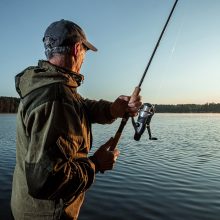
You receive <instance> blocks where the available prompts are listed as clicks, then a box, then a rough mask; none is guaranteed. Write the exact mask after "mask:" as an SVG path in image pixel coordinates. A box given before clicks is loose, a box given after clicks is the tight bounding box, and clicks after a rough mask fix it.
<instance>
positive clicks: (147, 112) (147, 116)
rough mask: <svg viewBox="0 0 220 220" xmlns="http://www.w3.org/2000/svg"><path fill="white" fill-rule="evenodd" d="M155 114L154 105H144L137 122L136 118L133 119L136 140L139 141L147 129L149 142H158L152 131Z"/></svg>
mask: <svg viewBox="0 0 220 220" xmlns="http://www.w3.org/2000/svg"><path fill="white" fill-rule="evenodd" d="M154 113H155V107H154V105H152V104H150V103H144V104H143V105H142V106H141V108H140V110H139V115H138V119H137V122H135V120H134V118H133V117H132V125H133V127H134V130H135V134H134V140H136V141H139V140H140V138H141V135H142V134H143V133H144V131H145V129H146V128H147V131H148V135H149V140H157V138H155V137H152V136H151V129H150V122H151V118H152V117H153V115H154Z"/></svg>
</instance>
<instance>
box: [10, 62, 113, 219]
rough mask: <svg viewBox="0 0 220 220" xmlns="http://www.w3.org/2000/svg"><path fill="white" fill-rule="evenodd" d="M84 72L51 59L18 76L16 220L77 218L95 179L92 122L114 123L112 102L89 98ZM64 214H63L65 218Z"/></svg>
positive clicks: (13, 202)
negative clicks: (81, 92) (80, 89)
mask: <svg viewBox="0 0 220 220" xmlns="http://www.w3.org/2000/svg"><path fill="white" fill-rule="evenodd" d="M81 80H82V75H79V74H75V73H73V72H70V71H67V70H65V69H62V68H59V67H56V66H54V65H52V64H50V63H49V62H47V61H39V63H38V66H35V67H29V68H27V69H25V70H24V71H23V72H21V73H20V74H18V75H17V76H16V89H17V92H18V93H19V95H20V98H21V99H20V105H19V109H18V114H17V145H16V149H17V152H16V166H15V171H14V176H13V186H12V197H11V208H12V213H13V215H14V218H15V219H16V220H23V219H31V220H40V219H42V220H46V219H61V217H60V216H61V215H64V210H65V215H67V216H69V217H70V219H77V216H78V213H79V209H80V206H81V204H82V201H83V198H84V192H85V191H86V190H87V189H88V188H89V187H90V186H91V184H92V183H93V181H94V178H95V164H94V163H93V162H92V161H91V160H90V159H89V158H88V156H87V155H88V153H89V150H90V148H91V146H92V134H91V123H100V124H105V123H112V122H113V121H114V119H113V118H112V116H111V114H110V105H111V102H107V101H104V100H100V101H92V100H88V99H83V98H82V97H81V96H80V95H79V94H78V93H77V87H78V86H79V85H80V83H81ZM62 218H63V217H62Z"/></svg>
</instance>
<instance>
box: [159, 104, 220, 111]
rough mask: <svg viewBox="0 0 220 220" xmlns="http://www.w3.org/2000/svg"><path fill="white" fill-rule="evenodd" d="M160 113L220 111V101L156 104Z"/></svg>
mask: <svg viewBox="0 0 220 220" xmlns="http://www.w3.org/2000/svg"><path fill="white" fill-rule="evenodd" d="M155 108H156V112H158V113H220V103H206V104H203V105H197V104H178V105H155Z"/></svg>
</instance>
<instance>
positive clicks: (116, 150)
mask: <svg viewBox="0 0 220 220" xmlns="http://www.w3.org/2000/svg"><path fill="white" fill-rule="evenodd" d="M113 154H114V156H115V157H118V156H119V155H120V151H119V150H118V149H117V148H116V149H114V151H113Z"/></svg>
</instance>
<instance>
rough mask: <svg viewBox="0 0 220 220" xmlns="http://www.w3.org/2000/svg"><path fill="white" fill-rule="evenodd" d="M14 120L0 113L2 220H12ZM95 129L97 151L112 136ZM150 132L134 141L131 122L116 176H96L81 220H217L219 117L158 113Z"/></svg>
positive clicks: (107, 128) (219, 210)
mask: <svg viewBox="0 0 220 220" xmlns="http://www.w3.org/2000/svg"><path fill="white" fill-rule="evenodd" d="M15 120H16V116H15V115H8V114H0V219H1V220H8V219H10V217H9V216H10V209H9V201H10V190H11V180H12V172H13V167H14V163H15V123H16V122H15ZM119 123H120V120H119V121H116V122H115V123H114V124H113V125H111V126H106V125H105V126H101V125H94V126H93V131H94V132H93V133H94V143H93V145H94V148H95V146H100V145H101V144H103V143H104V142H105V141H106V140H107V139H108V138H109V137H110V136H113V135H114V133H115V131H116V130H117V128H118V125H119ZM151 129H152V134H153V136H156V137H157V138H158V140H157V141H149V140H148V139H147V134H143V135H142V138H141V140H140V141H139V142H136V141H134V140H133V134H134V131H133V128H132V125H131V122H130V121H129V122H128V125H127V126H126V128H125V130H124V133H123V136H122V139H121V140H120V143H119V149H120V151H121V155H120V157H119V158H118V160H117V163H116V166H115V169H114V170H113V171H109V172H105V174H98V175H97V177H96V181H95V183H94V185H93V186H92V187H91V188H90V190H89V191H88V192H87V194H86V199H85V203H84V205H83V207H82V210H81V214H80V217H79V220H102V219H105V220H112V219H114V220H186V219H187V220H219V219H220V135H219V133H220V114H155V115H154V118H153V119H152V123H151Z"/></svg>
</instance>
